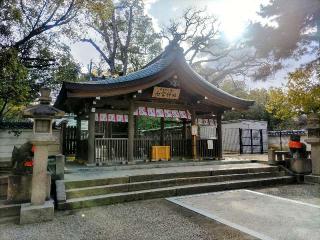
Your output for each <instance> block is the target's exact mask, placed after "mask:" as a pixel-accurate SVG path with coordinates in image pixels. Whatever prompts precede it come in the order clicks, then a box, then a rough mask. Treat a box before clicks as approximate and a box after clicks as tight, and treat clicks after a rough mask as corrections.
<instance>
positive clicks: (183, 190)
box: [56, 166, 295, 209]
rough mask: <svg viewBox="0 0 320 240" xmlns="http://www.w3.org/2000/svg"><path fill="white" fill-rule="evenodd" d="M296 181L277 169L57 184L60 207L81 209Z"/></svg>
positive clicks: (162, 175) (145, 176) (243, 169)
mask: <svg viewBox="0 0 320 240" xmlns="http://www.w3.org/2000/svg"><path fill="white" fill-rule="evenodd" d="M294 181H295V178H294V177H291V176H286V174H285V173H284V172H282V171H280V170H279V168H278V167H274V166H273V167H272V166H265V167H256V168H239V169H223V170H212V171H193V172H175V173H164V174H163V173H162V174H145V175H132V176H125V177H114V178H104V179H89V180H80V181H57V182H56V186H57V198H58V202H57V207H58V209H77V208H85V207H93V206H100V205H109V204H116V203H123V202H129V201H137V200H145V199H153V198H165V197H173V196H182V195H189V194H198V193H206V192H215V191H223V190H231V189H240V188H251V187H262V186H269V185H275V184H289V183H293V182H294Z"/></svg>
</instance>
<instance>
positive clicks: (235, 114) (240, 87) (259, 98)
mask: <svg viewBox="0 0 320 240" xmlns="http://www.w3.org/2000/svg"><path fill="white" fill-rule="evenodd" d="M220 88H221V89H223V90H224V91H226V92H228V93H230V94H233V95H235V96H237V97H240V98H244V99H250V100H254V101H255V103H254V105H253V106H252V107H250V109H249V110H247V111H227V112H226V113H225V114H224V120H236V119H251V120H264V121H268V126H269V128H270V129H277V128H280V125H281V122H282V121H281V119H279V118H277V117H276V116H275V115H273V114H271V113H269V112H268V111H267V109H266V104H267V102H268V99H269V97H270V94H271V92H270V91H268V90H266V89H252V90H248V89H247V86H246V84H245V81H232V80H225V81H223V82H222V84H221V86H220Z"/></svg>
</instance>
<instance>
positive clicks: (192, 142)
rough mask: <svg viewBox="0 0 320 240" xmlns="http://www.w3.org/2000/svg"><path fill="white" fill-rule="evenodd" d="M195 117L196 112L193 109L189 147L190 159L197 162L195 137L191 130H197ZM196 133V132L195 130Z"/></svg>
mask: <svg viewBox="0 0 320 240" xmlns="http://www.w3.org/2000/svg"><path fill="white" fill-rule="evenodd" d="M197 127H198V126H197V116H196V111H195V110H194V109H192V110H191V134H192V136H191V146H192V159H193V160H197V159H198V155H197V135H196V134H194V132H193V129H192V128H197ZM197 131H198V130H197Z"/></svg>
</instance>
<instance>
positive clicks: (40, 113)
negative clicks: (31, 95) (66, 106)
mask: <svg viewBox="0 0 320 240" xmlns="http://www.w3.org/2000/svg"><path fill="white" fill-rule="evenodd" d="M50 92H51V91H50V89H49V88H41V89H40V97H39V104H37V105H35V106H31V107H28V108H27V109H25V110H24V111H23V115H24V117H27V118H50V119H51V118H61V117H63V116H64V114H65V113H64V112H63V111H61V110H59V109H57V108H55V107H53V106H51V105H50V102H51V97H50Z"/></svg>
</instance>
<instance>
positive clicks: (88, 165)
mask: <svg viewBox="0 0 320 240" xmlns="http://www.w3.org/2000/svg"><path fill="white" fill-rule="evenodd" d="M96 166H97V164H96V163H86V167H96Z"/></svg>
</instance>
